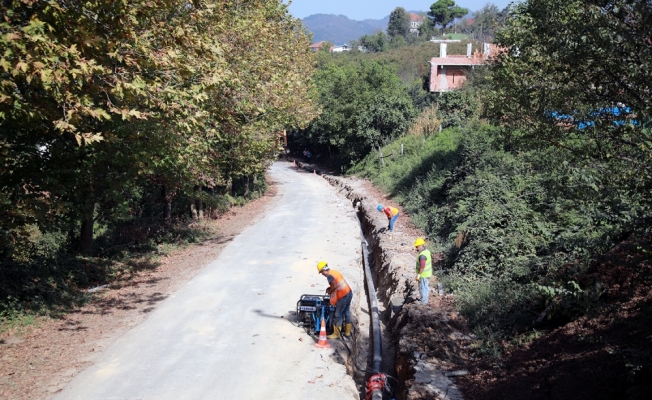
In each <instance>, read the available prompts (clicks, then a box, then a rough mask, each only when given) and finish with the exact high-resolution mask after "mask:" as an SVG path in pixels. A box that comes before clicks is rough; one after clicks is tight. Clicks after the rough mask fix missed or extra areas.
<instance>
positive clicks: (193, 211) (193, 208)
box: [190, 200, 197, 220]
mask: <svg viewBox="0 0 652 400" xmlns="http://www.w3.org/2000/svg"><path fill="white" fill-rule="evenodd" d="M190 214H192V219H195V220H196V219H197V206H195V200H190Z"/></svg>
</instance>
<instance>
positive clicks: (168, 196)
mask: <svg viewBox="0 0 652 400" xmlns="http://www.w3.org/2000/svg"><path fill="white" fill-rule="evenodd" d="M163 197H165V223H166V224H171V223H172V192H171V191H170V189H169V188H168V187H167V185H164V186H163Z"/></svg>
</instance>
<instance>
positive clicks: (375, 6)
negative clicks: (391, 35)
mask: <svg viewBox="0 0 652 400" xmlns="http://www.w3.org/2000/svg"><path fill="white" fill-rule="evenodd" d="M435 1H436V0H292V4H291V5H290V12H291V13H292V15H294V16H295V17H297V18H305V17H307V16H309V15H312V14H338V15H339V14H342V15H345V16H347V17H349V18H350V19H355V20H358V21H359V20H363V19H369V18H371V19H382V18H384V17H386V16H388V15H389V13H391V12H392V10H393V9H395V8H396V7H403V8H405V9H406V10H408V11H411V10H416V11H419V10H420V11H428V10H430V5H431V4H433V3H434V2H435ZM284 2H285V3H287V2H288V0H285V1H284ZM488 2H491V3H493V4H495V5H496V6H498V8H499V9H503V8H505V7H506V6H507V5H508V4H509V3H510V2H512V0H494V1H488V0H456V1H455V3H456V4H457V5H458V6H461V7H465V8H468V9H469V10H470V11H477V10H479V9H481V8H482V7H484V5H485V4H487V3H488Z"/></svg>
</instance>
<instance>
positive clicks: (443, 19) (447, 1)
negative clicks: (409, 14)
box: [428, 0, 469, 30]
mask: <svg viewBox="0 0 652 400" xmlns="http://www.w3.org/2000/svg"><path fill="white" fill-rule="evenodd" d="M468 13H469V10H468V9H466V8H463V7H460V6H458V5H456V4H455V1H454V0H437V2H436V3H433V4H432V5H431V6H430V11H429V12H428V17H429V18H430V19H432V21H433V23H434V24H439V25H441V27H442V30H443V29H446V27H447V26H448V24H450V23H451V22H453V20H455V19H457V18H462V17H463V16H465V15H466V14H468Z"/></svg>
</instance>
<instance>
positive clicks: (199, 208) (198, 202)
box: [197, 199, 204, 219]
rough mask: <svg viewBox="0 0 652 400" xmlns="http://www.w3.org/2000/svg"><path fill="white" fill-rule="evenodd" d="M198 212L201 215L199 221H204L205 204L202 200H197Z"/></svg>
mask: <svg viewBox="0 0 652 400" xmlns="http://www.w3.org/2000/svg"><path fill="white" fill-rule="evenodd" d="M197 211H198V213H199V219H204V204H203V203H202V201H201V199H197Z"/></svg>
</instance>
